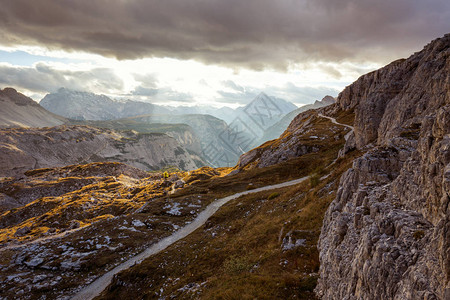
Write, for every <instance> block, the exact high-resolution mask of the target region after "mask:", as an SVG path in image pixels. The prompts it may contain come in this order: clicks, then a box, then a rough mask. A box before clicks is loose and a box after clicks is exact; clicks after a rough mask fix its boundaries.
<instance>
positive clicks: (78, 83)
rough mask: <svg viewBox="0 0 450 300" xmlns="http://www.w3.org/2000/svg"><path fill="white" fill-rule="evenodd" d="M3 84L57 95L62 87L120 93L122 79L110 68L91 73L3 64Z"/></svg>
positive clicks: (42, 65) (0, 80)
mask: <svg viewBox="0 0 450 300" xmlns="http://www.w3.org/2000/svg"><path fill="white" fill-rule="evenodd" d="M0 74H2V75H1V76H0V85H3V86H13V87H16V88H19V89H26V90H29V91H33V92H38V93H39V92H40V93H46V92H49V91H50V92H55V91H56V90H58V89H59V88H60V87H66V88H69V89H72V90H79V91H90V90H105V91H108V90H114V89H116V90H120V89H122V88H123V82H122V80H121V79H120V78H119V77H118V76H116V75H115V74H114V72H113V71H112V70H110V69H105V68H97V69H92V70H89V71H70V70H59V69H55V68H53V67H51V66H49V65H46V64H44V63H38V64H36V65H35V66H33V67H16V66H15V67H12V66H10V65H0Z"/></svg>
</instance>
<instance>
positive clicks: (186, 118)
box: [0, 88, 334, 167]
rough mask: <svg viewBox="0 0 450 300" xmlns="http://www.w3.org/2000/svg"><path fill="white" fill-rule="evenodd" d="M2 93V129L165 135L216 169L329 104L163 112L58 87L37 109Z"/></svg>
mask: <svg viewBox="0 0 450 300" xmlns="http://www.w3.org/2000/svg"><path fill="white" fill-rule="evenodd" d="M13 91H14V92H13ZM2 93H3V94H5V95H6V94H8V95H13V96H11V97H13V98H15V99H16V98H17V99H16V100H15V102H14V101H13V102H11V101H10V100H8V99H10V98H11V97H9V96H8V97H7V96H3V97H0V101H3V102H5V105H4V107H5V111H6V109H7V111H8V112H9V113H8V114H2V115H1V116H0V118H3V119H0V126H2V127H8V126H19V127H42V126H54V125H61V124H67V125H87V126H93V127H97V128H108V129H112V130H119V131H123V130H135V131H137V132H139V133H144V134H146V133H164V134H167V135H168V136H170V137H173V138H174V139H176V140H177V142H178V143H179V144H180V145H181V146H182V147H184V148H185V149H186V150H187V151H188V152H189V153H190V154H191V155H194V156H195V159H196V160H197V161H199V162H200V161H204V162H206V163H207V164H208V165H211V166H215V167H221V166H231V165H234V164H235V163H236V162H237V161H238V159H239V157H240V155H242V154H243V153H245V152H246V151H249V150H250V149H252V148H254V147H256V146H258V145H260V144H262V143H264V142H266V141H268V140H271V139H275V138H277V137H278V136H279V135H280V134H281V133H283V131H284V130H286V128H287V127H288V125H289V123H290V121H292V119H293V118H294V117H295V116H296V115H297V114H298V113H300V112H302V111H305V110H307V109H310V108H318V107H322V106H325V105H328V104H332V103H334V99H333V98H332V97H330V96H327V97H325V98H324V99H323V100H322V101H316V103H314V104H311V105H306V106H303V107H301V108H297V106H295V105H294V104H292V103H291V102H288V101H285V100H283V99H279V98H275V97H270V96H268V95H266V94H265V93H260V94H259V95H258V96H257V97H255V99H253V100H252V101H251V102H250V103H248V104H247V105H246V106H244V107H241V108H238V109H235V110H234V109H231V108H228V107H223V108H214V107H204V106H189V107H188V106H179V107H165V106H160V105H154V104H151V103H147V102H139V101H132V100H126V101H120V100H113V99H111V98H109V97H107V96H105V95H97V94H93V93H89V92H80V91H73V90H69V89H66V88H61V89H59V90H58V91H57V92H56V93H52V94H47V95H46V96H45V97H44V98H43V99H42V100H41V101H40V105H39V104H37V103H35V102H34V101H33V100H31V99H29V98H27V97H25V96H23V95H22V96H20V95H21V94H20V93H17V92H15V90H12V89H5V91H3V92H2ZM3 94H2V95H3ZM0 96H1V95H0ZM17 103H25V104H24V105H22V106H20V105H18V104H17ZM46 109H47V110H48V111H47V110H46ZM50 111H51V112H50ZM60 115H61V116H60Z"/></svg>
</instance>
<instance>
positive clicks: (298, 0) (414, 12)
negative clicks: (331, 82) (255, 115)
mask: <svg viewBox="0 0 450 300" xmlns="http://www.w3.org/2000/svg"><path fill="white" fill-rule="evenodd" d="M0 5H1V6H0V7H1V9H0V41H2V43H3V44H9V45H18V44H38V45H45V46H47V47H50V48H64V49H67V50H71V49H76V50H84V51H89V52H93V53H99V54H102V55H106V56H113V57H117V58H119V59H133V58H140V57H153V56H156V57H175V58H180V59H197V60H200V61H203V62H206V63H213V64H224V65H228V66H232V67H240V66H245V67H251V68H254V69H262V68H265V67H272V68H278V69H283V68H285V67H286V66H287V65H288V64H289V63H290V62H301V61H306V60H308V61H313V60H320V61H340V60H344V59H345V60H354V61H363V60H371V61H379V62H386V60H390V59H394V58H397V57H398V56H399V55H400V56H406V55H409V54H410V53H411V51H413V50H419V49H420V47H421V46H423V45H424V44H425V43H426V42H428V41H430V40H431V39H433V38H436V37H438V36H441V35H443V34H444V33H446V31H448V30H449V28H450V26H449V25H450V22H449V20H450V2H449V1H448V0H427V1H422V0H378V1H374V0H341V1H326V0H277V1H274V0H245V1H242V0H227V1H223V0H210V1H204V0H189V1H188V0H167V1H160V0H95V1H78V0H60V1H54V0H34V1H29V0H0ZM336 76H339V74H337V73H336Z"/></svg>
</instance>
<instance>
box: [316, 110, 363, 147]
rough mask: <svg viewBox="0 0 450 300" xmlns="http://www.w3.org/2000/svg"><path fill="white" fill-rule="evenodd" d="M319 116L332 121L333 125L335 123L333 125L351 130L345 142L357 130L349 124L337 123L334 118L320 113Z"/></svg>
mask: <svg viewBox="0 0 450 300" xmlns="http://www.w3.org/2000/svg"><path fill="white" fill-rule="evenodd" d="M318 115H319V117H321V118H325V119H328V120H330V121H331V123H333V124H336V125H341V126H345V127H347V128H350V131H349V132H348V133H347V134H346V135H345V136H344V138H345V140H347V139H348V137H349V136H350V134H352V132H353V131H354V130H355V128H354V127H353V126H350V125H347V124H342V123H339V122H338V121H336V119H335V118H333V117H328V116H325V115H322V114H321V113H319V114H318Z"/></svg>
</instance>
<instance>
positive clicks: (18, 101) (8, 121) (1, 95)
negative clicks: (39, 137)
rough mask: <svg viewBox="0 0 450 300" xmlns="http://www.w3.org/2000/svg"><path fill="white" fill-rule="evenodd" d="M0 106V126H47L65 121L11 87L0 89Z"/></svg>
mask: <svg viewBox="0 0 450 300" xmlns="http://www.w3.org/2000/svg"><path fill="white" fill-rule="evenodd" d="M0 107H1V111H0V127H47V126H56V125H62V124H64V123H65V122H66V121H67V120H66V119H65V118H63V117H61V116H58V115H55V114H53V113H51V112H49V111H47V110H46V109H45V108H43V107H41V106H40V105H39V104H38V103H36V102H35V101H33V100H32V99H31V98H28V97H27V96H25V95H23V94H21V93H18V92H17V91H16V90H15V89H13V88H4V89H3V90H0Z"/></svg>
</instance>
